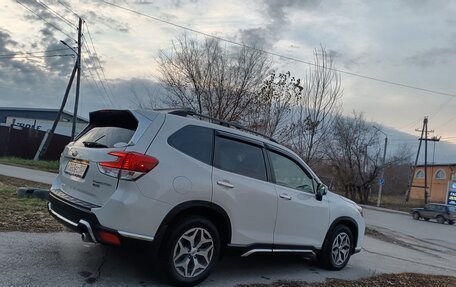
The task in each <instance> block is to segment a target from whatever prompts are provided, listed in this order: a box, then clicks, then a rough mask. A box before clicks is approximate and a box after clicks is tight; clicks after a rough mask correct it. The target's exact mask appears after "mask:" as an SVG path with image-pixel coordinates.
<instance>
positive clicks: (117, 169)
mask: <svg viewBox="0 0 456 287" xmlns="http://www.w3.org/2000/svg"><path fill="white" fill-rule="evenodd" d="M108 154H109V155H112V156H116V157H117V160H115V161H105V162H100V163H98V169H99V170H100V172H101V173H103V174H106V175H108V176H112V177H117V178H119V179H124V180H136V179H138V178H140V177H141V176H142V175H144V174H146V173H148V172H149V171H151V170H152V169H154V167H156V166H157V164H158V159H156V158H154V157H152V156H148V155H144V154H140V153H136V152H121V151H113V152H110V153H108Z"/></svg>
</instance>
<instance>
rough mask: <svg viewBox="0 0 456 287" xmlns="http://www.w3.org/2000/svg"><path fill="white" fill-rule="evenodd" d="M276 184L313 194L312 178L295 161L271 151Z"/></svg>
mask: <svg viewBox="0 0 456 287" xmlns="http://www.w3.org/2000/svg"><path fill="white" fill-rule="evenodd" d="M268 153H269V157H270V159H271V162H272V172H273V174H274V177H275V181H276V184H278V185H282V186H286V187H290V188H294V189H298V190H301V191H305V192H310V193H313V192H314V189H313V182H312V178H311V177H310V176H309V175H307V173H306V172H305V171H304V170H303V169H302V168H301V167H300V166H299V165H298V164H297V163H295V162H294V161H293V160H291V159H289V158H288V157H285V156H283V155H281V154H279V153H276V152H273V151H269V152H268Z"/></svg>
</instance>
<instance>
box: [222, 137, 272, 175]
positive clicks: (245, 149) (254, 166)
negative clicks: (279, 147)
mask: <svg viewBox="0 0 456 287" xmlns="http://www.w3.org/2000/svg"><path fill="white" fill-rule="evenodd" d="M214 166H215V167H216V168H219V169H222V170H225V171H229V172H233V173H237V174H240V175H244V176H248V177H251V178H256V179H259V180H267V176H266V166H265V161H264V156H263V150H262V148H261V147H258V146H256V145H251V144H248V143H244V142H240V141H237V140H232V139H228V138H225V137H220V136H218V137H216V141H215V155H214Z"/></svg>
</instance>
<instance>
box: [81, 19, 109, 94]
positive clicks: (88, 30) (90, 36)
mask: <svg viewBox="0 0 456 287" xmlns="http://www.w3.org/2000/svg"><path fill="white" fill-rule="evenodd" d="M85 27H86V30H87V34H88V35H89V39H90V43H91V44H92V48H93V52H94V53H95V59H96V60H97V62H98V65H99V67H100V69H101V73H102V74H103V77H104V79H105V82H106V86H107V87H108V89H109V92H110V93H111V96H112V97H113V98H114V94H113V93H112V90H111V86H110V85H108V80H107V79H106V75H105V72H104V69H103V67H102V66H101V62H100V57H98V53H97V50H96V49H95V45H94V44H93V38H92V35H91V33H90V29H89V25H88V24H87V22H85ZM111 103H112V102H111Z"/></svg>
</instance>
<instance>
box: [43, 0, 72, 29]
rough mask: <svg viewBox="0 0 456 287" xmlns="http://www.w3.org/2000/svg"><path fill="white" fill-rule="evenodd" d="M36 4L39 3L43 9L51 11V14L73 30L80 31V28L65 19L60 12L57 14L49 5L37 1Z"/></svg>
mask: <svg viewBox="0 0 456 287" xmlns="http://www.w3.org/2000/svg"><path fill="white" fill-rule="evenodd" d="M36 3H38V4H39V5H41V6H42V7H44V8H45V9H47V10H49V11H51V14H54V16H55V17H57V18H59V19H61V20H63V21H64V22H65V23H66V24H68V25H69V26H71V27H72V28H74V29H76V30H77V29H78V27H76V25H74V24H73V23H71V22H70V21H69V20H67V19H66V18H65V17H63V16H62V15H60V14H59V13H58V12H56V11H55V10H54V9H52V8H51V7H49V6H48V5H46V4H44V3H43V2H41V1H36Z"/></svg>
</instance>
